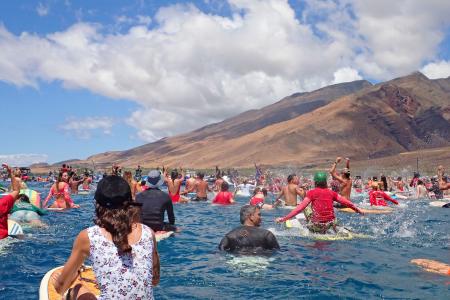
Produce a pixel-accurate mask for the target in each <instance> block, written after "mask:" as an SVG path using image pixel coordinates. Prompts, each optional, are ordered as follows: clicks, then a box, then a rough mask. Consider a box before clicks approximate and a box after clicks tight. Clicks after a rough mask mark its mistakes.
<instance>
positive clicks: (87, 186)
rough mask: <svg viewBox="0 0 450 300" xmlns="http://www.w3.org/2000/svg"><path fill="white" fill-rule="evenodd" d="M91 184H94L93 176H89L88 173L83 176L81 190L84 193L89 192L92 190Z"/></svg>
mask: <svg viewBox="0 0 450 300" xmlns="http://www.w3.org/2000/svg"><path fill="white" fill-rule="evenodd" d="M91 183H92V178H91V176H89V173H88V172H85V173H84V175H83V184H82V185H81V188H82V189H83V190H84V191H89V190H90V189H91Z"/></svg>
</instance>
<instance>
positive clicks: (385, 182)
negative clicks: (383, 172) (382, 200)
mask: <svg viewBox="0 0 450 300" xmlns="http://www.w3.org/2000/svg"><path fill="white" fill-rule="evenodd" d="M381 182H383V191H387V190H388V184H387V179H386V176H381Z"/></svg>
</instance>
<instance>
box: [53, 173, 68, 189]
mask: <svg viewBox="0 0 450 300" xmlns="http://www.w3.org/2000/svg"><path fill="white" fill-rule="evenodd" d="M64 173H67V172H66V171H64V172H59V174H58V177H57V178H56V182H55V190H56V192H57V193H58V192H59V183H60V182H63V180H62V177H63V175H64Z"/></svg>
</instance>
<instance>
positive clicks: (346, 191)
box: [330, 157, 352, 206]
mask: <svg viewBox="0 0 450 300" xmlns="http://www.w3.org/2000/svg"><path fill="white" fill-rule="evenodd" d="M341 160H342V158H341V157H337V158H336V161H335V162H334V163H333V165H332V166H331V169H330V174H331V177H332V178H333V179H334V180H337V181H338V182H339V194H340V195H341V196H342V197H344V198H346V199H350V194H351V192H352V180H351V178H350V159H349V158H346V159H345V160H346V162H347V164H346V167H345V168H344V169H343V170H342V172H341V175H339V174H338V173H337V172H336V167H337V165H338V164H339V163H340V162H341ZM338 206H339V205H338Z"/></svg>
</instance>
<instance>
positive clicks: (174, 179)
mask: <svg viewBox="0 0 450 300" xmlns="http://www.w3.org/2000/svg"><path fill="white" fill-rule="evenodd" d="M180 171H181V178H180V174H179V173H178V171H177V170H176V169H175V170H173V171H172V172H171V173H170V177H169V176H168V174H167V173H166V172H165V169H164V168H163V172H164V178H165V181H166V183H167V189H168V191H169V197H170V199H172V202H173V203H179V202H187V200H185V198H184V197H183V198H182V197H181V196H180V189H181V184H182V183H183V178H184V173H183V169H182V168H180Z"/></svg>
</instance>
